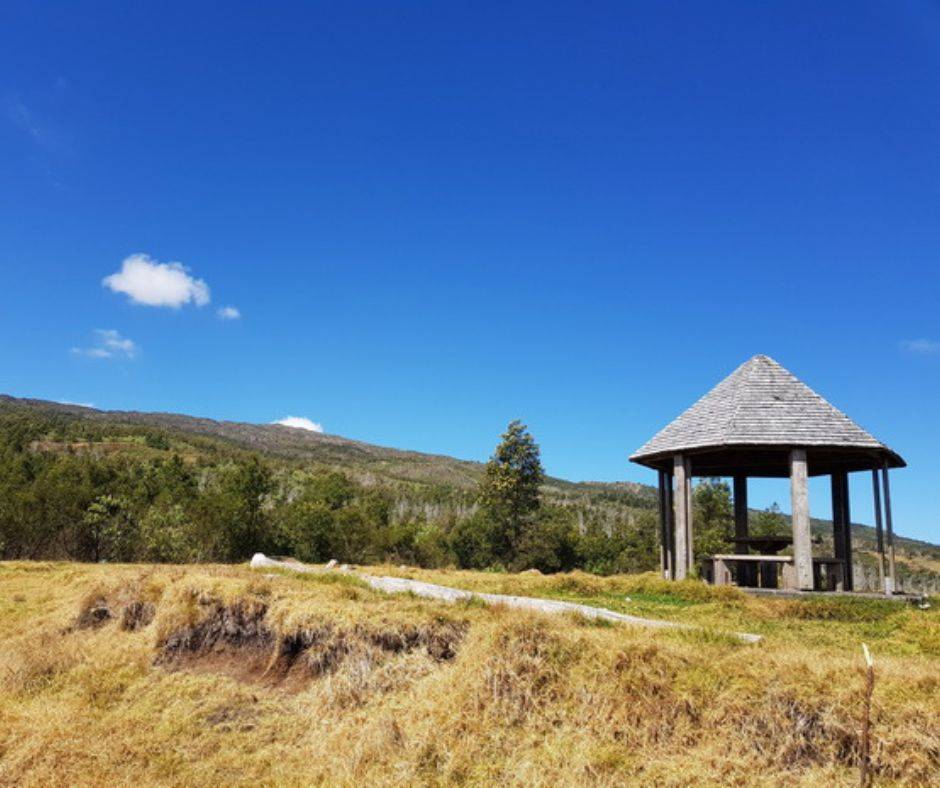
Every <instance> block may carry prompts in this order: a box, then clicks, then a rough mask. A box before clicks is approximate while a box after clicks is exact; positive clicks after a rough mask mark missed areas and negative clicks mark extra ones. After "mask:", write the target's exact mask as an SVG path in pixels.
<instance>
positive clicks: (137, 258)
mask: <svg viewBox="0 0 940 788" xmlns="http://www.w3.org/2000/svg"><path fill="white" fill-rule="evenodd" d="M101 284H102V285H104V287H107V288H108V289H109V290H113V291H114V292H115V293H124V294H125V295H127V296H128V297H129V298H130V300H131V302H132V303H135V304H143V305H145V306H166V307H171V308H173V309H179V308H180V307H181V306H183V305H184V304H189V303H193V304H195V305H196V306H205V305H206V304H208V303H209V285H207V284H206V283H205V281H203V280H202V279H196V278H195V277H193V276H190V274H189V269H188V268H186V266H184V265H183V264H182V263H176V262H170V263H161V262H159V261H158V260H154V259H153V258H151V257H150V256H149V255H146V254H132V255H130V256H129V257H125V258H124V261H123V263H122V264H121V270H120V271H118V272H117V273H114V274H111V275H110V276H106V277H105V278H104V279H102V280H101Z"/></svg>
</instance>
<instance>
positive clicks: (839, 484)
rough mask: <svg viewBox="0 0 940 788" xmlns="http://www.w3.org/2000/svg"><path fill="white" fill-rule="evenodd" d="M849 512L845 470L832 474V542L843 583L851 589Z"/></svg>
mask: <svg viewBox="0 0 940 788" xmlns="http://www.w3.org/2000/svg"><path fill="white" fill-rule="evenodd" d="M851 521H852V518H851V515H850V514H849V475H848V474H847V473H846V472H845V471H836V472H835V473H833V474H832V542H833V548H834V551H835V557H836V558H838V559H839V560H840V561H842V564H843V571H842V577H843V585H844V588H845V590H846V591H851V590H852V525H851Z"/></svg>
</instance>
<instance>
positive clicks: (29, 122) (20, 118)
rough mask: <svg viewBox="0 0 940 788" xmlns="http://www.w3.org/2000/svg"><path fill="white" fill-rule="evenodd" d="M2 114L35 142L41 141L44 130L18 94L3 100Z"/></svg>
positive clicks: (43, 136)
mask: <svg viewBox="0 0 940 788" xmlns="http://www.w3.org/2000/svg"><path fill="white" fill-rule="evenodd" d="M4 114H5V115H6V117H7V120H9V121H10V122H11V123H12V124H13V125H14V126H16V127H17V128H18V129H19V130H20V131H23V132H25V133H26V134H28V135H29V136H30V137H32V138H33V139H34V140H35V141H36V142H39V143H42V142H43V141H44V138H45V136H46V135H45V132H44V131H43V128H42V127H41V126H40V125H39V123H38V122H37V120H36V118H35V117H34V116H33V113H32V112H31V111H30V110H29V108H28V107H27V106H26V105H25V104H24V103H23V101H22V100H21V99H20V97H19V96H16V95H12V96H7V97H6V100H5V101H4Z"/></svg>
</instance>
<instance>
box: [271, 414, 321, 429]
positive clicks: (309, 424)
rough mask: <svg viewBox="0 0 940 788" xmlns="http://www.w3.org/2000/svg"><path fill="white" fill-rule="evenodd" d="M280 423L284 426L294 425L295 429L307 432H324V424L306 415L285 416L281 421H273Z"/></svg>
mask: <svg viewBox="0 0 940 788" xmlns="http://www.w3.org/2000/svg"><path fill="white" fill-rule="evenodd" d="M272 424H280V425H281V426H282V427H293V428H294V429H295V430H307V432H323V425H322V424H317V422H315V421H311V420H310V419H308V418H306V417H304V416H285V417H284V418H283V419H281V420H280V421H275V422H272Z"/></svg>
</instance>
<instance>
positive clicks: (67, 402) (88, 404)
mask: <svg viewBox="0 0 940 788" xmlns="http://www.w3.org/2000/svg"><path fill="white" fill-rule="evenodd" d="M56 402H58V403H59V404H60V405H76V406H77V407H79V408H93V407H95V403H94V402H73V401H72V400H70V399H57V400H56Z"/></svg>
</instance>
